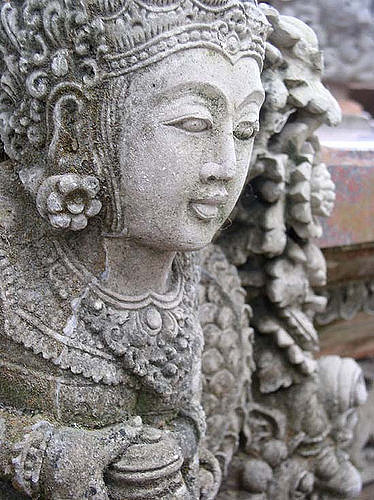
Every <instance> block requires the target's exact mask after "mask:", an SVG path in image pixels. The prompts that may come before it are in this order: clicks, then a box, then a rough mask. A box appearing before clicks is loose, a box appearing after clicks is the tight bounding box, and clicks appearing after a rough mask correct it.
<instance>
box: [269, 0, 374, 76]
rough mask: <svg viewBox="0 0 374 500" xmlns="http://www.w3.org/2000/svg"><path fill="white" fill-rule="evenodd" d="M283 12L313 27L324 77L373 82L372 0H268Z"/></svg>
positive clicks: (373, 39) (373, 12)
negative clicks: (323, 63)
mask: <svg viewBox="0 0 374 500" xmlns="http://www.w3.org/2000/svg"><path fill="white" fill-rule="evenodd" d="M269 3H270V4H272V5H274V6H275V7H276V8H278V9H279V10H280V12H281V13H282V14H283V15H286V16H296V17H297V18H298V19H301V20H302V21H304V22H305V23H306V24H308V26H310V27H311V28H313V30H314V31H315V32H316V34H317V36H318V40H319V42H320V46H321V49H322V50H323V54H324V61H325V71H324V78H325V79H327V80H331V81H334V82H338V83H339V84H343V83H351V82H357V83H361V84H364V83H365V82H366V83H372V82H373V79H374V78H373V75H374V64H373V58H372V53H373V50H374V27H373V18H374V6H373V2H372V1H371V0H348V1H347V0H315V1H313V2H305V1H304V0H289V1H288V0H270V2H269Z"/></svg>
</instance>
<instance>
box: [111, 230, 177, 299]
mask: <svg viewBox="0 0 374 500" xmlns="http://www.w3.org/2000/svg"><path fill="white" fill-rule="evenodd" d="M104 249H105V252H106V266H105V272H104V275H103V281H104V283H105V286H106V287H107V288H109V289H111V290H113V291H114V292H116V293H120V294H125V295H130V296H134V295H135V296H137V295H143V294H146V293H149V292H157V293H159V294H164V293H166V292H167V291H168V289H169V283H168V281H169V279H170V275H171V268H172V263H173V260H174V257H175V252H170V251H160V250H156V249H153V248H149V247H145V246H141V245H139V244H137V243H135V242H133V241H130V240H126V239H125V238H105V239H104Z"/></svg>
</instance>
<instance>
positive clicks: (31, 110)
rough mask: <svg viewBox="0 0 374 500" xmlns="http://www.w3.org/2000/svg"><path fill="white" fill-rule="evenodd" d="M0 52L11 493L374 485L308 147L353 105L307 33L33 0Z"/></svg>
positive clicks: (272, 20)
mask: <svg viewBox="0 0 374 500" xmlns="http://www.w3.org/2000/svg"><path fill="white" fill-rule="evenodd" d="M0 44H1V49H2V54H3V55H2V58H1V61H2V62H1V64H2V73H3V77H2V79H1V101H0V102H1V116H2V121H1V126H0V130H1V135H2V140H3V142H4V147H5V150H6V152H7V154H8V155H9V157H10V158H11V160H12V161H11V162H8V163H6V164H2V169H1V172H0V266H1V275H0V287H1V300H2V303H1V304H2V316H3V322H2V324H1V325H0V328H1V329H0V378H1V380H0V401H1V406H0V419H1V421H2V420H4V422H5V425H4V427H3V428H0V430H2V433H1V434H0V436H1V435H2V438H1V439H2V443H4V446H2V447H1V448H0V471H1V477H2V478H3V480H4V481H6V480H9V479H10V480H11V481H12V482H13V485H14V486H15V487H16V488H18V489H21V490H22V491H23V493H25V494H26V495H28V496H32V495H34V496H37V495H39V494H40V496H41V497H43V496H44V497H46V498H47V497H48V498H54V499H56V500H58V499H59V498H61V499H62V498H63V499H64V500H66V499H67V498H72V499H73V498H92V499H93V498H113V499H122V498H124V497H126V498H127V499H135V498H149V499H154V498H160V499H161V498H162V499H164V500H173V499H175V498H178V499H181V500H195V499H204V500H208V499H212V500H213V499H214V498H222V499H225V498H227V499H228V498H230V495H242V496H243V495H245V498H253V500H254V499H256V500H257V499H258V498H263V499H265V498H268V499H272V500H273V499H277V498H279V499H281V498H312V497H313V496H314V497H318V496H320V497H321V498H329V497H331V498H332V497H333V496H334V495H335V496H341V497H344V496H345V497H349V496H350V495H351V496H352V495H355V494H357V493H358V492H359V490H360V478H359V475H358V473H357V471H356V469H355V468H354V467H353V466H352V464H351V463H350V461H349V457H348V455H347V454H345V452H344V451H343V450H344V449H345V447H346V445H347V441H348V440H349V437H350V426H351V424H352V418H351V417H353V416H354V414H355V411H356V408H357V406H358V405H359V404H360V403H361V402H362V401H363V399H364V398H365V389H364V386H363V384H362V380H361V378H360V371H359V369H358V367H357V365H356V364H355V363H354V362H353V361H351V360H340V359H339V358H334V359H328V360H325V361H323V360H322V361H320V362H319V363H318V364H317V363H316V362H315V361H314V359H313V352H314V351H315V350H316V349H318V336H317V333H316V331H315V329H314V326H313V319H314V316H315V314H316V312H321V311H322V310H323V307H324V305H325V302H326V300H325V299H324V298H323V297H320V296H318V295H316V294H315V293H314V292H313V287H314V286H321V285H322V284H323V283H324V280H325V267H324V266H325V264H324V260H323V257H322V254H321V252H320V251H319V250H318V248H317V247H316V246H315V245H314V244H313V243H312V242H311V240H312V238H315V237H318V236H320V234H321V226H320V224H319V222H318V216H321V215H324V216H327V215H329V213H330V211H331V208H332V204H333V200H334V187H333V184H332V182H331V179H330V177H329V174H328V172H327V169H326V167H325V166H324V165H323V164H321V162H320V161H319V157H318V152H319V146H318V142H317V140H316V139H315V137H314V136H313V133H314V131H315V129H316V128H317V127H318V126H319V125H320V124H321V123H323V122H324V123H329V124H335V123H336V122H337V121H338V120H339V115H340V113H339V109H338V107H337V105H336V103H335V101H334V100H333V99H332V97H331V95H330V94H329V93H328V91H327V90H326V89H325V88H324V87H323V85H322V84H321V81H320V78H321V70H322V63H321V55H320V52H319V49H318V44H317V40H316V38H315V35H314V34H313V32H312V31H311V30H310V29H308V28H307V27H306V26H305V25H304V24H303V23H301V22H300V21H298V20H296V19H290V18H284V17H282V16H279V14H278V13H277V12H276V11H275V10H274V9H272V8H270V7H269V6H266V5H260V6H258V4H257V2H256V1H252V2H246V3H239V2H237V1H235V0H227V1H226V0H221V1H219V2H216V1H214V2H211V1H208V0H204V1H200V0H178V1H173V0H172V1H170V2H169V1H166V2H164V1H162V2H159V1H157V0H155V1H154V2H148V1H147V2H143V1H140V0H136V1H135V0H133V1H130V2H122V1H121V0H118V1H111V2H107V1H102V0H95V1H94V2H84V1H82V2H81V1H77V2H76V1H72V0H56V1H53V2H50V1H46V0H26V1H24V2H14V3H13V2H7V3H6V4H5V5H4V6H3V7H2V17H1V29H0ZM263 59H264V60H263ZM263 63H264V64H263ZM202 67H204V72H202V71H201V68H202ZM180 68H183V71H181V69H180ZM261 72H262V73H261ZM264 89H265V94H266V95H265V104H264V106H263V107H262V104H263V100H264ZM261 107H262V112H261V116H260V108H261ZM259 124H260V126H259ZM259 128H260V130H259V133H258V135H257V138H256V140H255V135H256V133H257V132H258V129H259ZM252 150H253V154H252ZM251 154H252V160H251V171H250V174H249V178H248V175H247V174H248V164H249V161H250V158H251ZM246 182H247V184H246V187H245V190H244V194H243V195H242V197H241V200H240V202H239V204H238V205H237V207H236V208H235V211H234V212H233V214H232V216H231V218H232V226H231V227H230V228H228V229H227V230H226V231H221V232H220V233H219V234H218V237H217V239H216V242H215V244H214V245H212V244H210V245H209V243H210V242H211V241H212V239H213V237H214V236H215V235H216V234H217V231H219V230H220V228H221V227H222V225H223V224H224V222H225V220H226V219H227V218H228V217H229V215H230V214H231V212H232V211H233V209H234V207H235V205H236V202H237V199H238V197H239V195H240V193H241V191H242V188H243V186H244V184H245V183H246ZM25 189H26V191H27V192H28V193H29V195H30V196H26V195H25ZM39 215H40V216H41V217H40V216H39ZM89 218H91V219H92V220H90V223H89V224H87V222H88V219H89ZM202 249H203V250H202ZM238 271H239V272H238ZM243 286H244V287H245V288H243ZM250 319H251V323H252V326H253V329H252V328H251V326H250ZM204 344H205V345H204ZM342 381H343V382H344V383H345V384H346V385H344V384H343V383H342ZM343 385H344V387H349V394H348V395H347V393H345V392H344V391H343V392H342V391H341V390H340V389H341V387H343ZM330 401H334V404H333V405H330ZM202 406H203V407H204V411H203V408H202ZM30 429H31V430H30ZM4 484H5V483H4Z"/></svg>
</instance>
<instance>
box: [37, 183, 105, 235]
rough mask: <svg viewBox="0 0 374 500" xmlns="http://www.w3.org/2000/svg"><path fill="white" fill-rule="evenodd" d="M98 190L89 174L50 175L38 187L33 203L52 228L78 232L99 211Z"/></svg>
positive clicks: (98, 186) (96, 184)
mask: <svg viewBox="0 0 374 500" xmlns="http://www.w3.org/2000/svg"><path fill="white" fill-rule="evenodd" d="M99 190H100V183H99V181H98V179H97V178H96V177H94V176H92V175H87V176H81V175H78V174H63V175H54V176H51V177H48V179H46V180H45V181H44V182H43V183H42V185H41V186H40V187H39V190H38V194H37V198H36V206H37V208H38V211H39V213H40V215H41V216H42V217H43V218H44V219H46V220H49V222H50V224H51V225H52V226H53V227H54V228H56V229H70V230H72V231H80V230H82V229H84V228H85V227H86V226H87V222H88V219H89V218H91V217H94V216H95V215H97V214H98V213H99V212H100V210H101V207H102V203H101V201H100V200H98V199H97V194H98V192H99Z"/></svg>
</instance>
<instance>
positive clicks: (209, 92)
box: [158, 82, 229, 108]
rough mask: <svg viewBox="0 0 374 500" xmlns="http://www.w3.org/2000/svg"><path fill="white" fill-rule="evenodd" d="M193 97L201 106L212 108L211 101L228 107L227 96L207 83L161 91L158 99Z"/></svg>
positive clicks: (170, 99)
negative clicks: (197, 99)
mask: <svg viewBox="0 0 374 500" xmlns="http://www.w3.org/2000/svg"><path fill="white" fill-rule="evenodd" d="M189 95H190V96H193V97H195V98H196V97H197V98H199V100H200V101H201V104H205V105H206V106H209V107H211V106H212V99H215V100H216V102H217V99H218V100H220V101H221V104H223V105H224V106H225V107H226V108H228V107H229V102H228V99H227V96H226V95H225V94H224V93H223V92H222V90H221V89H220V88H219V87H217V86H215V85H213V84H211V83H208V82H184V83H181V84H179V85H176V86H174V87H171V88H168V89H166V90H163V91H162V92H160V93H159V95H158V97H159V98H160V99H162V100H163V99H165V98H167V99H168V101H169V102H170V101H172V100H177V99H180V98H183V97H186V96H189Z"/></svg>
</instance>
